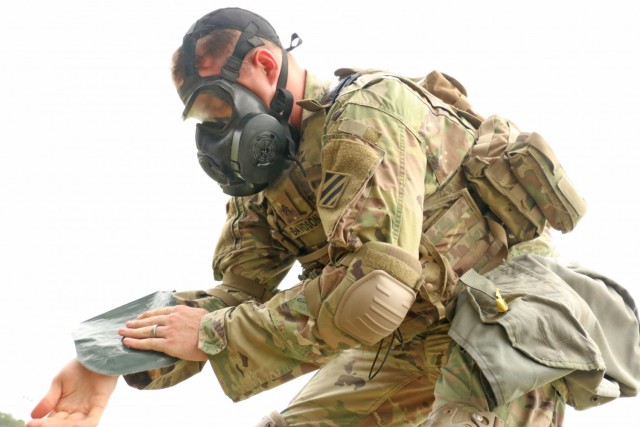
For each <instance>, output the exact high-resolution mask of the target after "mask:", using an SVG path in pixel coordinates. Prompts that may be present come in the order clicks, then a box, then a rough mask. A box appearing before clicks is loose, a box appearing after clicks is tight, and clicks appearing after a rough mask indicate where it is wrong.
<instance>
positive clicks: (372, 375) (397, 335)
mask: <svg viewBox="0 0 640 427" xmlns="http://www.w3.org/2000/svg"><path fill="white" fill-rule="evenodd" d="M396 339H397V340H398V342H399V343H400V345H402V344H404V339H403V338H402V332H400V330H398V329H396V330H395V331H393V334H391V341H390V342H389V347H387V351H386V352H385V354H384V358H383V359H382V361H381V362H380V366H378V369H377V370H376V371H375V372H373V368H374V367H375V366H376V362H377V361H378V356H380V350H382V344H384V340H382V341H380V345H379V346H378V351H377V352H376V357H375V358H374V359H373V363H372V364H371V369H369V379H370V380H372V379H374V378H375V376H376V375H378V372H380V370H381V369H382V367H383V366H384V362H385V361H386V360H387V357H388V356H389V353H390V352H391V348H392V347H393V342H394V341H395V340H396Z"/></svg>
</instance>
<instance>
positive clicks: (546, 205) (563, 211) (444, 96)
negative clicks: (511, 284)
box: [265, 69, 584, 330]
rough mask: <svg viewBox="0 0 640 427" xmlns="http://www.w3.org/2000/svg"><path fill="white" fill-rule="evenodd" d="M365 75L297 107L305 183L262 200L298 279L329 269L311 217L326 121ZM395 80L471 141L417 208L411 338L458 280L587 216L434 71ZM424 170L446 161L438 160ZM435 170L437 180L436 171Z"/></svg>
mask: <svg viewBox="0 0 640 427" xmlns="http://www.w3.org/2000/svg"><path fill="white" fill-rule="evenodd" d="M369 73H373V71H356V70H352V69H343V70H338V71H337V72H336V74H337V75H338V76H339V77H341V80H340V82H339V83H338V85H337V86H336V88H334V90H333V91H331V92H330V93H329V94H327V96H326V97H325V99H324V102H322V103H313V102H312V103H307V104H305V105H304V106H305V108H307V109H311V110H313V111H314V114H312V115H311V117H310V118H309V119H308V120H307V121H306V122H305V126H306V129H303V132H302V134H303V137H306V138H307V139H306V140H303V141H302V142H301V152H300V159H301V162H302V164H303V166H304V169H305V171H306V172H307V176H304V175H303V173H302V172H301V171H300V170H295V171H292V173H291V174H289V175H288V176H287V178H285V179H282V180H281V181H280V182H278V183H277V184H276V185H275V186H273V187H271V188H269V189H267V190H266V191H265V196H266V198H267V200H268V201H269V205H270V206H269V210H268V220H269V223H270V225H271V227H272V237H273V238H274V239H276V240H277V241H279V242H280V243H281V244H282V245H283V246H284V247H286V248H287V249H288V250H289V251H290V252H291V253H292V254H295V255H296V257H297V259H298V261H299V262H300V263H301V264H302V267H303V270H304V271H303V274H302V275H301V277H300V278H301V279H305V278H310V277H315V276H316V275H318V274H319V273H320V271H321V269H322V268H323V267H324V266H325V265H327V263H328V262H329V257H328V250H327V249H328V248H327V239H326V235H325V232H324V229H323V227H322V224H321V222H320V217H319V215H318V212H317V209H316V207H315V206H316V191H317V189H318V186H319V184H320V172H321V164H320V150H321V146H322V141H321V140H320V138H321V137H322V131H321V130H322V126H323V124H324V120H325V118H326V114H325V113H326V111H328V109H329V108H330V106H331V105H332V103H333V101H334V100H335V99H336V97H337V96H338V95H339V94H340V92H341V91H342V90H343V89H344V88H345V87H346V86H348V85H349V84H350V83H351V82H352V81H354V80H355V79H356V78H358V77H359V76H362V75H365V74H369ZM395 77H397V78H399V79H400V80H402V81H403V82H404V83H405V84H407V85H408V86H409V87H411V88H413V89H414V90H415V91H416V92H418V93H420V94H421V95H422V96H424V97H426V98H428V102H429V103H430V104H431V105H432V106H433V107H434V108H437V109H442V110H446V112H447V113H448V114H450V115H451V117H452V118H454V119H456V120H459V121H460V123H463V124H464V125H465V126H468V127H469V128H470V129H472V130H473V131H475V132H476V141H475V144H473V145H469V146H465V147H456V150H457V151H458V153H457V155H459V156H461V157H463V158H464V161H461V162H460V164H457V165H456V168H455V170H453V171H452V172H451V173H449V174H448V175H447V176H446V177H445V176H441V177H439V178H440V182H441V185H440V186H439V187H438V189H437V190H436V191H435V192H434V193H433V194H431V195H429V196H428V197H426V198H425V200H424V204H423V218H424V222H423V226H422V231H423V235H422V237H421V244H420V260H421V262H422V264H423V282H424V284H423V286H422V288H421V289H420V293H419V297H418V299H417V300H416V303H415V304H414V306H413V307H412V315H410V316H409V317H410V318H409V319H408V323H409V324H411V321H412V320H414V319H415V318H419V319H415V320H419V321H418V322H417V323H416V322H414V323H415V324H416V330H418V329H421V328H424V325H425V322H426V323H427V324H431V323H433V322H435V321H437V320H438V319H442V318H443V317H444V316H445V305H446V303H447V302H448V301H450V300H451V299H452V298H453V296H455V294H456V293H457V286H456V285H457V282H458V280H457V279H458V276H459V275H462V274H464V273H465V272H466V271H468V270H469V269H471V268H473V269H475V270H477V271H479V272H486V271H489V270H491V269H493V268H494V267H496V266H497V265H499V264H500V263H501V262H502V261H503V260H504V259H506V257H507V254H508V249H509V247H510V246H511V245H513V244H515V243H518V242H522V241H527V240H530V239H533V238H535V237H537V236H538V235H540V234H541V232H542V230H543V229H544V228H545V227H546V225H547V224H548V221H549V222H552V224H551V225H552V226H554V227H555V228H558V229H560V230H562V231H569V230H571V229H572V228H573V227H574V226H575V223H576V222H577V220H578V219H579V218H580V217H581V216H582V215H583V214H584V202H583V201H582V199H581V198H580V197H579V196H578V195H577V193H576V192H575V190H574V189H573V187H572V186H571V185H570V184H568V179H567V178H566V176H565V175H564V172H563V171H562V168H561V167H560V166H559V163H558V162H557V160H556V159H555V157H554V156H553V153H552V151H551V150H550V148H549V147H548V146H547V145H546V143H544V141H542V143H539V142H540V138H538V136H536V135H537V134H523V133H520V132H519V130H518V129H517V128H516V127H515V125H513V124H512V123H511V122H510V121H508V120H506V119H502V118H495V117H491V118H489V119H487V120H485V119H484V118H483V117H482V116H480V115H478V114H477V113H475V112H474V111H473V110H472V108H471V105H470V104H469V102H468V100H467V98H466V91H465V89H464V87H463V86H462V85H461V84H460V83H459V82H457V81H456V80H455V79H453V78H451V77H450V76H446V75H444V74H441V73H439V72H437V71H435V72H432V73H430V74H429V75H428V76H427V77H426V78H424V79H419V80H418V79H408V78H404V77H401V76H395ZM531 135H534V138H533V139H532V138H531ZM309 138H313V139H309ZM530 140H531V141H530ZM532 147H533V148H532ZM430 148H431V147H430ZM527 150H529V151H531V150H533V151H535V156H533V155H531V153H529V154H528V155H525V156H523V155H522V154H523V153H524V152H525V151H527ZM431 152H434V150H431ZM532 158H533V159H534V161H533V162H532V161H531V159H532ZM429 161H430V162H436V163H437V162H442V163H445V162H446V161H447V159H446V155H445V154H444V153H440V152H439V150H438V151H436V156H434V158H431V159H429ZM456 161H457V158H456ZM505 162H506V163H505ZM454 163H455V162H454ZM433 169H434V170H435V171H436V172H437V171H441V170H442V168H440V167H438V165H435V167H434V168H433ZM533 170H537V173H532V171H533ZM541 189H542V191H540V190H541ZM526 190H528V191H526ZM541 193H542V194H541ZM531 194H534V195H538V196H540V197H538V198H535V199H534V198H533V197H532V195H531ZM412 316H413V318H414V319H412V318H411V317H412ZM409 329H411V328H409Z"/></svg>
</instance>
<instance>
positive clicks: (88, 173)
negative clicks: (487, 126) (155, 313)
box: [0, 0, 640, 427]
mask: <svg viewBox="0 0 640 427" xmlns="http://www.w3.org/2000/svg"><path fill="white" fill-rule="evenodd" d="M8 4H11V6H9V5H8ZM225 6H241V7H245V8H248V9H251V10H254V11H256V12H258V13H260V14H261V15H263V16H264V17H265V18H267V19H268V20H269V21H271V23H272V24H273V25H274V26H275V28H276V29H277V30H278V32H279V34H280V37H281V39H282V40H283V42H284V43H288V40H289V36H290V34H291V33H292V32H297V33H298V34H299V35H300V36H301V37H302V39H303V40H304V43H303V44H302V46H300V47H299V48H298V49H296V51H295V55H296V57H297V58H298V60H299V62H300V63H301V64H302V65H303V66H305V67H307V68H308V69H310V70H312V71H313V72H315V73H316V74H318V75H320V76H321V77H325V78H331V75H332V71H333V70H334V69H336V68H339V67H345V66H355V67H361V68H385V69H390V70H393V71H396V72H399V73H402V74H406V75H410V76H419V75H423V74H426V73H427V72H429V71H431V70H433V69H438V70H440V71H443V72H445V73H448V74H450V75H453V76H454V77H456V78H457V79H458V80H460V81H461V82H462V83H463V84H464V85H465V86H466V88H467V90H468V92H469V98H470V100H471V102H472V104H473V105H474V106H475V107H476V110H477V111H478V112H479V113H481V114H484V115H486V116H489V115H491V114H501V115H504V116H507V117H509V118H511V119H512V120H514V121H515V122H516V123H517V124H518V125H519V126H520V127H521V128H522V129H523V130H533V131H537V132H538V133H540V134H542V135H543V136H544V137H545V138H546V139H547V141H549V142H550V143H551V144H552V145H553V147H554V149H555V151H556V153H557V154H558V156H559V158H560V160H561V162H562V164H563V165H564V166H565V169H566V170H567V171H568V172H569V174H570V176H571V178H572V180H573V181H574V183H575V184H576V186H577V187H578V188H579V189H580V190H581V192H582V194H583V195H584V196H585V197H586V199H587V201H588V203H589V212H588V214H587V216H586V217H585V218H584V219H583V220H582V222H581V223H580V225H579V226H578V228H577V230H575V231H574V232H572V233H570V234H569V235H567V236H560V237H559V247H560V250H561V252H562V255H563V260H566V261H579V262H581V263H582V264H584V265H586V266H589V267H591V268H593V269H596V270H599V271H601V272H602V273H605V274H609V275H610V276H612V277H613V278H614V279H616V280H618V281H619V282H620V283H622V284H623V285H625V286H627V287H628V288H629V289H630V291H631V293H632V294H633V295H635V296H636V299H637V300H639V301H640V288H639V286H638V284H637V279H636V278H637V273H636V265H637V264H638V261H637V259H636V252H637V250H636V247H637V245H638V243H637V242H640V232H639V231H638V225H637V223H636V221H637V218H638V216H639V214H638V212H640V202H639V201H638V195H637V191H636V181H637V176H638V174H637V170H638V169H639V168H638V165H639V164H640V162H639V161H638V153H639V150H638V144H639V142H638V139H639V138H638V133H637V132H636V125H637V123H638V117H640V106H639V104H638V100H639V99H640V82H639V80H638V79H639V77H638V76H640V65H639V61H638V60H639V59H640V58H639V57H638V56H639V55H638V52H639V50H640V49H639V47H638V42H639V41H640V26H639V25H638V24H637V18H638V16H640V6H639V4H638V3H636V2H630V1H622V0H610V1H607V2H602V1H598V2H595V1H583V2H561V1H557V0H556V1H536V2H515V1H483V2H478V1H464V0H460V1H456V2H446V1H437V2H436V1H429V0H423V1H421V2H415V0H414V1H411V2H409V1H401V0H396V1H393V2H388V3H381V2H377V3H376V2H371V1H362V2H359V1H351V2H347V1H344V0H343V1H335V0H325V1H323V2H315V3H310V2H303V1H298V2H292V1H286V0H281V1H278V2H265V1H257V0H256V1H239V2H234V3H220V2H212V1H200V0H198V1H195V0H189V1H184V2H176V1H164V0H155V1H151V0H113V1H109V2H107V1H100V2H98V1H94V0H58V1H44V0H35V1H28V0H25V1H21V2H4V3H3V4H2V6H0V58H1V60H0V61H1V62H0V85H1V86H0V87H1V91H0V290H1V294H0V304H1V307H2V309H1V310H0V337H1V338H2V339H1V340H0V366H1V367H2V369H0V412H9V413H12V414H13V415H14V416H15V417H17V418H22V419H25V420H26V419H27V418H28V414H29V411H30V409H31V408H32V407H33V406H34V405H35V403H36V402H37V401H38V400H39V399H40V398H41V397H42V396H43V395H44V393H45V392H46V390H47V389H48V386H49V382H50V380H51V378H52V377H53V376H54V374H55V373H56V372H57V371H58V369H59V368H60V367H61V366H62V365H63V364H64V363H66V361H67V360H69V359H70V358H72V357H73V356H74V348H73V341H72V339H71V335H70V334H71V331H72V330H73V329H74V328H75V326H76V325H77V324H78V323H79V322H80V321H82V320H84V319H87V318H90V317H93V316H94V315H96V314H98V313H101V312H104V311H106V310H108V309H111V308H113V307H115V306H118V305H121V304H123V303H126V302H128V301H131V300H133V299H136V298H138V297H140V296H143V295H146V294H148V293H150V292H153V291H156V290H171V289H179V290H186V289H203V288H209V287H212V285H213V284H212V275H211V269H210V263H211V256H212V253H213V247H214V244H215V241H216V237H217V235H218V232H219V230H220V227H221V226H222V221H223V218H224V207H223V203H224V201H225V200H226V197H225V196H224V195H223V194H222V192H221V191H220V190H219V189H218V187H217V185H216V184H215V183H214V182H213V181H212V180H210V179H209V178H208V177H207V176H206V175H205V174H204V173H203V172H202V171H201V169H200V167H199V166H198V164H197V160H196V150H195V143H194V137H193V129H192V128H191V127H190V125H189V124H185V123H182V121H181V119H180V113H181V111H182V107H181V105H180V101H179V99H178V97H177V96H176V94H175V91H174V89H173V88H172V84H171V81H170V78H169V63H170V57H171V54H172V52H173V51H174V50H175V48H177V47H178V45H179V44H180V43H181V40H182V36H183V34H184V33H185V32H186V31H187V29H188V28H189V27H190V25H191V24H192V23H193V22H194V21H195V20H196V19H198V18H199V17H200V16H202V15H204V14H205V13H208V12H209V11H211V10H213V9H215V8H218V7H225ZM287 280H288V282H287V283H285V285H287V286H288V285H291V284H293V283H294V281H295V279H294V278H293V277H290V278H288V279H287ZM302 384H303V382H302V381H301V380H298V381H295V382H293V383H291V384H287V385H285V386H282V387H280V388H278V389H275V390H272V391H269V392H266V393H263V394H262V395H260V396H257V397H255V398H252V399H250V400H249V401H246V402H242V403H238V404H233V403H232V402H231V401H230V400H229V399H228V398H227V397H226V396H224V394H223V393H222V391H221V389H220V387H219V385H218V384H217V382H216V380H215V378H214V376H213V374H212V373H211V370H210V368H209V367H207V368H205V372H204V373H203V374H201V375H200V376H198V377H197V378H194V379H192V380H189V381H187V382H186V383H184V384H181V385H179V386H176V387H174V388H173V389H170V390H166V391H155V392H139V391H136V390H133V389H130V388H129V387H127V386H126V385H125V384H124V383H121V384H119V386H118V388H117V390H116V392H115V394H114V396H113V398H112V400H111V403H110V406H109V407H108V409H107V412H106V413H105V416H104V418H103V423H102V424H101V425H102V426H106V427H120V426H131V425H138V426H160V427H163V426H167V427H168V426H172V427H173V426H181V427H189V426H196V425H198V426H200V425H238V426H245V425H253V424H254V423H255V422H257V421H258V420H259V419H260V418H261V417H262V416H263V415H264V414H266V413H268V412H270V411H271V410H273V409H282V408H284V407H285V406H286V403H287V402H288V401H289V400H290V399H291V398H292V397H293V395H294V393H295V392H296V390H297V389H299V388H300V386H301V385H302ZM638 402H639V401H638V400H637V399H622V400H620V401H616V402H613V403H611V404H608V405H605V406H604V407H602V408H598V409H595V410H591V411H588V412H586V413H576V412H573V411H570V412H569V413H568V415H567V420H566V424H565V425H567V426H585V425H594V426H595V425H615V426H632V425H635V423H636V422H637V414H638V410H637V405H638Z"/></svg>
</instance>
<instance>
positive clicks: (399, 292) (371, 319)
mask: <svg viewBox="0 0 640 427" xmlns="http://www.w3.org/2000/svg"><path fill="white" fill-rule="evenodd" d="M347 262H349V264H348V272H347V276H346V277H345V278H344V279H343V281H342V283H341V284H340V286H339V288H343V289H342V292H341V289H336V290H335V291H337V292H336V293H337V294H339V295H340V294H341V297H340V301H339V302H338V305H337V308H336V311H335V315H334V324H335V326H336V327H337V328H338V329H340V330H341V331H343V332H345V333H346V334H348V335H350V336H351V337H353V338H355V339H356V340H358V341H360V342H362V343H364V344H368V345H373V344H375V343H377V342H379V341H380V340H382V339H384V338H385V337H387V336H389V335H390V334H391V333H393V331H394V330H396V329H397V328H398V327H399V326H400V324H401V323H402V321H403V320H404V318H405V316H406V315H407V312H408V311H409V308H410V307H411V305H412V304H413V302H414V300H415V298H416V292H415V290H414V289H415V288H416V286H417V284H418V283H419V281H420V277H421V273H422V266H421V264H420V261H418V259H417V258H416V257H415V256H412V255H411V254H409V253H408V252H406V251H405V250H403V249H401V248H399V247H397V246H394V245H391V244H389V243H382V242H368V243H365V244H364V245H363V247H362V248H361V249H360V250H359V251H358V252H356V253H355V254H353V256H352V257H351V259H350V260H349V261H347ZM345 285H346V286H345Z"/></svg>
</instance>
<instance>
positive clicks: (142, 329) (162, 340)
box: [118, 305, 209, 362]
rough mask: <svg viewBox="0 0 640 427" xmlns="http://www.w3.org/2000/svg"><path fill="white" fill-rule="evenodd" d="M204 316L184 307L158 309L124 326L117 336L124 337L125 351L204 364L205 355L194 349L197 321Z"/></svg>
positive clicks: (198, 323) (198, 324)
mask: <svg viewBox="0 0 640 427" xmlns="http://www.w3.org/2000/svg"><path fill="white" fill-rule="evenodd" d="M208 313H209V312H208V311H207V310H205V309H202V308H194V307H187V306H185V305H176V306H173V307H164V308H158V309H155V310H150V311H147V312H144V313H142V314H141V315H139V316H138V317H137V318H136V319H135V320H131V321H129V322H127V323H126V325H125V326H126V327H124V328H121V329H119V330H118V333H119V334H120V335H122V336H123V337H125V338H124V340H123V342H124V345H126V346H128V347H131V348H135V349H137V350H153V351H160V352H162V353H166V354H168V355H170V356H174V357H177V358H180V359H184V360H193V361H199V362H204V361H206V360H207V355H206V353H204V352H203V351H201V350H200V349H199V348H198V335H199V330H200V319H202V317H203V316H204V315H205V314H208Z"/></svg>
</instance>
